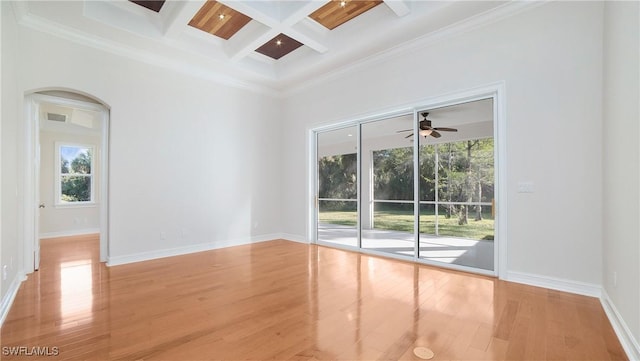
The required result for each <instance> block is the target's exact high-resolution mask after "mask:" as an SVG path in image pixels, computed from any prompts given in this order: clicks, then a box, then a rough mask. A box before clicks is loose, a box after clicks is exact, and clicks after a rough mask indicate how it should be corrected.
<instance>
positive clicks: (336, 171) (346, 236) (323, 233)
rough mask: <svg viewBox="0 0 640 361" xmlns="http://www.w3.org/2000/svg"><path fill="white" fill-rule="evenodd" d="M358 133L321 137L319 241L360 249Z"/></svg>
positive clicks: (347, 130)
mask: <svg viewBox="0 0 640 361" xmlns="http://www.w3.org/2000/svg"><path fill="white" fill-rule="evenodd" d="M357 132H358V128H357V126H354V127H348V128H341V129H336V130H331V131H326V132H322V133H318V140H317V146H318V148H317V152H318V153H317V154H318V164H317V166H318V168H317V169H318V174H317V176H318V194H317V197H318V203H317V204H318V207H317V210H318V212H317V217H318V219H317V225H318V241H321V242H330V243H334V244H337V245H343V246H351V247H358V192H357V189H358V188H357V187H358V173H357V170H358V167H357V163H358V157H357V139H358V137H357Z"/></svg>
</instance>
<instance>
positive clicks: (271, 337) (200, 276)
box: [1, 236, 626, 361]
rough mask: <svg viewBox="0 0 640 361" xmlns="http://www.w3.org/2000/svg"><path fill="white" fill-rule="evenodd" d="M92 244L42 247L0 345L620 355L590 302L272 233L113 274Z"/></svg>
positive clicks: (155, 352)
mask: <svg viewBox="0 0 640 361" xmlns="http://www.w3.org/2000/svg"><path fill="white" fill-rule="evenodd" d="M98 247H99V242H98V238H97V236H82V237H68V238H61V239H50V240H45V241H43V242H42V249H41V252H42V253H41V254H42V264H41V268H40V271H38V272H36V273H34V274H31V275H29V277H28V279H27V281H25V282H24V283H23V284H22V285H21V288H20V290H19V292H18V295H17V297H16V300H15V302H14V304H13V307H12V309H11V311H10V312H9V315H8V316H7V319H6V321H5V323H4V325H3V326H2V330H1V337H2V338H1V343H2V346H6V347H10V346H27V347H38V346H41V347H42V346H49V347H58V348H59V350H60V357H61V359H64V360H143V359H144V360H305V361H308V360H311V361H313V360H416V358H415V355H413V349H414V347H416V346H424V347H428V348H430V349H432V350H433V351H434V353H435V357H434V360H454V359H459V360H503V359H509V360H512V359H513V360H544V359H547V360H583V359H584V360H589V359H592V360H625V359H626V357H625V355H624V352H623V351H622V348H621V346H620V343H619V342H618V340H617V338H616V337H615V333H614V332H613V329H612V328H611V325H610V324H609V322H608V320H607V318H606V316H605V314H604V311H603V309H602V307H601V306H600V304H599V302H598V300H597V299H594V298H589V297H583V296H577V295H572V294H566V293H563V292H558V291H551V290H546V289H542V288H537V287H529V286H525V285H520V284H513V283H508V282H503V281H500V280H497V279H494V278H490V277H485V276H477V275H470V274H465V273H462V272H455V271H448V270H442V269H437V268H433V267H428V266H423V265H417V264H413V263H408V262H403V261H396V260H391V259H384V258H379V257H374V256H367V255H362V254H358V253H353V252H346V251H342V250H337V249H331V248H325V247H320V246H315V245H305V244H299V243H293V242H288V241H283V240H274V241H270V242H263V243H258V244H252V245H247V246H239V247H231V248H224V249H219V250H215V251H209V252H201V253H196V254H189V255H184V256H179V257H171V258H164V259H158V260H153V261H148V262H140V263H134V264H128V265H122V266H116V267H111V268H107V267H105V266H104V265H103V264H101V263H99V261H98ZM26 358H27V356H24V355H23V356H22V357H17V356H5V355H3V358H2V359H3V360H13V359H26ZM31 359H32V358H31Z"/></svg>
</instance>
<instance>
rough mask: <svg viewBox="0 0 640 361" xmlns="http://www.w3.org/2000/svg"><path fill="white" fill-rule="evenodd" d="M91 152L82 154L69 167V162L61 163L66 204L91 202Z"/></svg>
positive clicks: (62, 193) (63, 193) (63, 161)
mask: <svg viewBox="0 0 640 361" xmlns="http://www.w3.org/2000/svg"><path fill="white" fill-rule="evenodd" d="M91 158H92V154H91V150H90V149H87V151H86V152H80V153H79V154H78V155H77V156H76V157H75V158H74V159H73V160H72V161H71V166H69V161H68V160H66V159H64V158H63V159H62V161H61V173H62V179H60V182H61V197H62V200H63V201H66V202H87V201H90V200H91Z"/></svg>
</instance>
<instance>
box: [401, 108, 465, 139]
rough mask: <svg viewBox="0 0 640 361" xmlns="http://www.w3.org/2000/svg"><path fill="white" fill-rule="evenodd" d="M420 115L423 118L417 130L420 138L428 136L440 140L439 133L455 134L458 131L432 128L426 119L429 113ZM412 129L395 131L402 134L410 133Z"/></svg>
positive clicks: (410, 135) (408, 136)
mask: <svg viewBox="0 0 640 361" xmlns="http://www.w3.org/2000/svg"><path fill="white" fill-rule="evenodd" d="M421 115H422V116H423V117H424V119H422V120H421V121H420V125H419V128H420V130H419V131H418V135H420V136H422V137H425V138H426V137H428V136H432V137H434V138H440V137H441V136H442V134H440V133H439V132H457V131H458V129H455V128H446V127H436V128H434V127H432V126H431V121H430V120H429V119H427V117H428V116H429V112H423V113H421ZM412 131H413V129H405V130H399V131H397V133H402V132H412ZM412 136H413V133H411V134H409V135H407V136H406V137H405V138H410V137H412Z"/></svg>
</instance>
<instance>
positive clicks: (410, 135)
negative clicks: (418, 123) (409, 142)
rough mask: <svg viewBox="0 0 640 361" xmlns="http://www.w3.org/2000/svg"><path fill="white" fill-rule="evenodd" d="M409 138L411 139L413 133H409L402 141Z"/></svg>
mask: <svg viewBox="0 0 640 361" xmlns="http://www.w3.org/2000/svg"><path fill="white" fill-rule="evenodd" d="M409 137H413V133H411V134H409V135H407V136H406V137H404V139H407V138H409Z"/></svg>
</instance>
